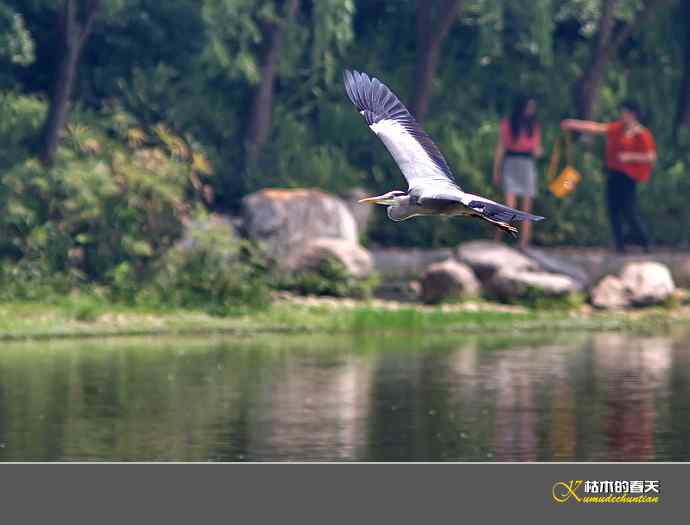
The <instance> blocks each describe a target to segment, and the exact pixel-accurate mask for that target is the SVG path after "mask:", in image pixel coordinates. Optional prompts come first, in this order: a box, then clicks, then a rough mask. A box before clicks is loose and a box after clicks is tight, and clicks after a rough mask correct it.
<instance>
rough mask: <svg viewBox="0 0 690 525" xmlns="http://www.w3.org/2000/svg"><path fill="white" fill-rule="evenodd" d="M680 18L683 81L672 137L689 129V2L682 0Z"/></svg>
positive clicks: (688, 0)
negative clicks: (682, 26)
mask: <svg viewBox="0 0 690 525" xmlns="http://www.w3.org/2000/svg"><path fill="white" fill-rule="evenodd" d="M681 4H682V10H681V13H682V17H683V21H684V22H685V43H684V49H683V80H682V81H681V85H680V92H679V93H678V109H677V112H676V121H675V125H674V129H673V132H674V136H677V134H678V131H680V128H682V127H685V128H690V0H682V1H681Z"/></svg>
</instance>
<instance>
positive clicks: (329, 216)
mask: <svg viewBox="0 0 690 525" xmlns="http://www.w3.org/2000/svg"><path fill="white" fill-rule="evenodd" d="M242 218H243V221H244V229H245V231H246V233H247V236H248V237H249V238H250V239H252V240H253V241H255V242H257V243H258V244H260V245H261V246H262V247H263V248H264V249H265V250H266V253H267V255H268V256H269V257H271V258H273V259H274V260H276V261H277V262H278V264H279V266H282V260H283V259H284V258H286V257H288V255H289V254H290V253H291V252H296V251H301V250H303V249H304V245H305V244H306V243H307V242H310V241H313V240H315V239H324V238H325V239H337V240H342V241H348V242H350V243H352V244H357V224H356V222H355V219H354V217H353V216H352V213H351V212H350V210H349V208H348V207H347V205H346V204H345V203H344V202H343V201H342V200H341V199H339V198H338V197H335V196H333V195H329V194H328V193H324V192H322V191H320V190H314V189H265V190H261V191H258V192H256V193H252V194H251V195H248V196H247V197H245V198H244V199H243V201H242Z"/></svg>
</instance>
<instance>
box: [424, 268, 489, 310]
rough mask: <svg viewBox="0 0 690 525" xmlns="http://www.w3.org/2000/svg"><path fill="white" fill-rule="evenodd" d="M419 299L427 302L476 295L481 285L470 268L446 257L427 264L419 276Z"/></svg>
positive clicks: (431, 302) (433, 302)
mask: <svg viewBox="0 0 690 525" xmlns="http://www.w3.org/2000/svg"><path fill="white" fill-rule="evenodd" d="M421 287H422V290H421V299H422V301H423V302H425V303H427V304H437V303H440V302H442V301H448V300H457V299H462V298H466V297H476V296H478V295H479V294H480V292H481V285H480V284H479V281H478V280H477V278H476V277H475V275H474V272H473V271H472V269H471V268H470V267H469V266H467V265H465V264H462V263H459V262H457V261H454V260H452V259H448V260H446V261H442V262H437V263H434V264H432V265H431V266H429V268H427V270H426V271H425V272H424V274H423V275H422V278H421Z"/></svg>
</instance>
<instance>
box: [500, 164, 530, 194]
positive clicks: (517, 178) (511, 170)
mask: <svg viewBox="0 0 690 525" xmlns="http://www.w3.org/2000/svg"><path fill="white" fill-rule="evenodd" d="M502 179H503V191H504V193H512V194H514V195H518V196H520V197H534V194H535V193H536V192H537V168H536V166H535V165H534V159H533V158H532V157H527V156H517V155H506V157H505V158H504V159H503V170H502Z"/></svg>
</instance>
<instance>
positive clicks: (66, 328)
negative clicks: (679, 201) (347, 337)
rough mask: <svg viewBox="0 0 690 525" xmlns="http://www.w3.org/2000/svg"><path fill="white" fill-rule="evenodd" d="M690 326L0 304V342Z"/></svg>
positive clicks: (521, 316) (493, 310)
mask: <svg viewBox="0 0 690 525" xmlns="http://www.w3.org/2000/svg"><path fill="white" fill-rule="evenodd" d="M683 323H687V324H690V305H687V304H682V305H676V306H675V307H672V308H671V307H660V308H646V309H635V310H626V311H620V312H600V311H597V310H594V309H592V308H590V307H588V306H586V305H585V306H582V307H578V308H574V309H570V310H558V309H529V308H525V307H522V306H511V305H503V304H497V303H489V302H484V301H467V302H463V303H460V304H448V305H442V306H434V307H431V306H419V305H410V304H405V303H396V302H393V301H380V300H373V301H354V300H336V299H326V298H315V297H311V298H309V297H307V298H299V297H283V298H281V299H280V300H278V301H276V302H274V303H273V305H272V306H271V307H269V308H268V309H266V310H263V311H258V312H251V313H244V314H241V313H238V314H237V315H234V316H227V317H216V316H212V315H209V314H207V313H205V312H201V311H194V310H174V311H172V310H171V311H165V310H164V311H153V310H147V309H140V308H130V307H125V306H121V305H113V304H108V303H103V302H97V301H93V300H91V299H88V298H80V297H76V298H65V299H64V300H61V301H56V302H54V303H52V304H40V303H5V304H0V340H4V341H9V340H22V339H49V338H79V337H112V336H135V335H204V334H236V335H243V336H249V335H254V334H262V333H295V334H299V333H301V334H309V333H347V332H351V333H359V332H387V331H389V332H425V331H433V332H434V333H444V332H445V333H487V332H492V333H514V332H536V331H540V332H545V331H552V332H563V331H575V330H629V331H636V332H640V331H642V332H657V331H659V330H662V329H664V328H666V327H669V326H671V325H675V324H683Z"/></svg>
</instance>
